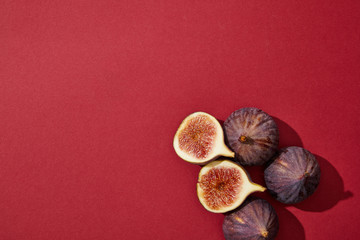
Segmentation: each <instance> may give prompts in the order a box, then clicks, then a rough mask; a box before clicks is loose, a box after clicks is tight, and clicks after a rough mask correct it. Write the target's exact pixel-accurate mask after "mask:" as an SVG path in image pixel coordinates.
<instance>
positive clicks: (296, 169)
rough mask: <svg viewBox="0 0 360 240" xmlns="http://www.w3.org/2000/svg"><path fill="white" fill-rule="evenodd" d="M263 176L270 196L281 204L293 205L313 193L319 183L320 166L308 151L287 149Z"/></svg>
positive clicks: (296, 148)
mask: <svg viewBox="0 0 360 240" xmlns="http://www.w3.org/2000/svg"><path fill="white" fill-rule="evenodd" d="M264 176H265V183H266V186H267V188H268V189H269V192H270V194H271V195H273V196H274V197H275V198H276V199H277V200H278V201H280V202H282V203H286V204H294V203H298V202H301V201H303V200H305V199H306V198H308V197H309V196H310V195H311V194H313V193H314V192H315V190H316V188H317V186H318V185H319V182H320V166H319V164H318V162H317V160H316V158H315V156H314V155H313V154H311V153H310V152H309V151H308V150H306V149H304V148H301V147H287V148H283V149H281V150H280V152H279V154H278V155H277V156H276V157H275V158H274V160H273V162H271V164H269V165H268V166H267V167H266V169H265V173H264Z"/></svg>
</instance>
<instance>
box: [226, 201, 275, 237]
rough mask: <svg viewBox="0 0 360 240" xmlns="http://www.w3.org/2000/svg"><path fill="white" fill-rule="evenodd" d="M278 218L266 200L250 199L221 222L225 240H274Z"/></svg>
mask: <svg viewBox="0 0 360 240" xmlns="http://www.w3.org/2000/svg"><path fill="white" fill-rule="evenodd" d="M278 231H279V220H278V216H277V214H276V212H275V210H274V208H273V207H272V206H271V204H270V203H268V202H267V201H266V200H264V199H261V198H255V197H250V198H248V199H247V200H246V201H245V202H244V203H243V204H242V205H241V206H240V208H238V209H236V210H235V211H233V212H231V213H229V214H227V215H226V216H225V218H224V222H223V232H224V236H225V239H226V240H240V239H241V240H257V239H268V240H271V239H275V236H276V235H277V233H278Z"/></svg>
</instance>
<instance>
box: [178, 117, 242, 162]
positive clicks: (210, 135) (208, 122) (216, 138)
mask: <svg viewBox="0 0 360 240" xmlns="http://www.w3.org/2000/svg"><path fill="white" fill-rule="evenodd" d="M173 144H174V149H175V152H176V153H177V155H178V156H179V157H180V158H182V159H184V160H185V161H188V162H190V163H194V164H198V165H205V164H206V163H208V162H210V161H212V160H214V159H216V158H218V157H219V156H224V157H231V158H233V157H234V156H235V154H234V152H232V151H231V150H230V149H229V148H228V147H227V146H226V145H225V142H224V132H223V129H222V127H221V125H220V123H219V122H218V121H217V120H216V118H214V117H213V116H211V115H210V114H208V113H204V112H195V113H193V114H190V115H189V116H187V117H186V118H185V119H184V120H183V122H182V123H181V124H180V126H179V128H178V130H177V132H176V134H175V137H174V143H173Z"/></svg>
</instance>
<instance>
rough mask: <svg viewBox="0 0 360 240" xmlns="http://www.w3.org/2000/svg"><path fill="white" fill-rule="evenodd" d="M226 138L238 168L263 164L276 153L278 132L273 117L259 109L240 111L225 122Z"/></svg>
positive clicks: (243, 109)
mask: <svg viewBox="0 0 360 240" xmlns="http://www.w3.org/2000/svg"><path fill="white" fill-rule="evenodd" d="M224 130H225V138H226V142H227V144H228V146H229V147H230V148H231V150H233V151H234V152H235V159H236V161H238V162H239V163H240V164H241V165H245V166H253V165H263V164H265V163H266V162H267V161H268V160H270V159H271V157H272V156H273V155H274V154H275V153H276V150H277V147H278V144H279V130H278V127H277V125H276V123H275V121H274V120H273V119H272V117H271V116H270V115H269V114H267V113H265V112H264V111H262V110H260V109H258V108H241V109H239V110H236V111H235V112H233V113H232V114H231V115H230V116H229V117H228V118H227V119H226V120H225V122H224Z"/></svg>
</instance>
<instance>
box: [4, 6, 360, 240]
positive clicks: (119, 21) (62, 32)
mask: <svg viewBox="0 0 360 240" xmlns="http://www.w3.org/2000/svg"><path fill="white" fill-rule="evenodd" d="M359 93H360V2H359V1H357V0H353V1H351V0H334V1H328V0H319V1H292V0H278V1H270V0H261V1H260V0H256V1H254V0H252V1H242V0H230V1H212V0H210V1H195V0H189V1H185V0H184V1H176V0H174V1H170V0H163V1H150V0H147V1H136V0H128V1H115V0H113V1H110V0H106V1H104V0H103V1H88V0H86V1H85V0H83V1H64V0H61V1H25V0H24V1H9V0H2V1H1V2H0V113H1V116H0V226H1V227H0V239H1V240H3V239H4V240H20V239H21V240H22V239H29V240H33V239H34V240H35V239H36V240H45V239H46V240H47V239H53V240H58V239H59V240H60V239H61V240H65V239H66V240H69V239H79V240H80V239H81V240H82V239H84V240H85V239H86V240H91V239H101V240H107V239H133V240H134V239H135V240H136V239H208V240H210V239H214V240H218V239H223V235H222V228H221V225H222V221H223V218H224V216H223V215H222V214H214V213H210V212H207V211H206V210H205V209H204V208H203V207H202V206H201V204H200V203H199V201H198V199H197V196H196V190H195V184H196V181H197V174H198V172H199V170H200V167H199V166H196V165H192V164H189V163H187V162H184V161H182V160H181V159H180V158H178V157H177V155H176V154H175V152H174V150H173V148H172V140H173V136H174V134H175V132H176V129H177V127H178V125H179V124H180V122H181V121H182V120H183V118H185V117H186V116H187V115H188V114H190V113H192V112H195V111H205V112H208V113H210V114H212V115H213V116H215V117H216V118H218V119H219V120H221V121H223V120H225V119H226V118H227V117H228V116H229V115H230V113H231V112H232V111H234V110H236V109H238V108H241V107H246V106H254V107H259V108H261V109H263V110H264V111H266V112H268V113H269V114H270V115H272V116H274V117H275V120H276V122H277V123H278V125H279V129H280V146H281V147H283V146H290V145H297V146H303V147H305V148H306V149H308V150H310V151H311V152H313V153H314V154H316V156H317V158H318V160H319V163H320V166H321V169H322V179H321V183H320V185H319V188H318V190H317V192H316V193H315V194H314V195H313V196H311V197H310V198H309V199H307V200H306V201H304V202H303V203H301V204H298V205H295V206H284V205H282V204H280V203H277V202H276V201H275V200H273V199H272V198H271V197H270V196H269V195H268V194H267V193H261V194H258V196H261V197H263V198H265V199H267V200H269V201H270V203H271V204H272V205H273V206H274V207H275V209H276V211H277V212H278V215H279V218H280V231H279V234H278V238H277V239H282V240H287V239H311V240H312V239H317V240H318V239H357V238H358V236H359V234H360V231H359V216H358V214H359V212H360V207H359V200H360V199H359V195H358V192H359V190H360V182H359V171H360V164H359V151H360V147H359V141H358V140H359V134H360V124H359V122H358V121H359V114H360V110H359V103H360V102H359ZM248 170H249V171H250V174H251V176H252V178H253V180H254V181H255V182H258V183H262V184H263V175H262V169H261V167H260V168H259V167H258V168H248Z"/></svg>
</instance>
